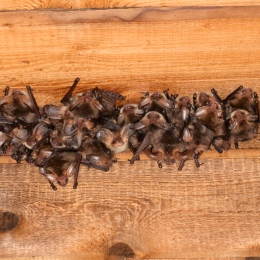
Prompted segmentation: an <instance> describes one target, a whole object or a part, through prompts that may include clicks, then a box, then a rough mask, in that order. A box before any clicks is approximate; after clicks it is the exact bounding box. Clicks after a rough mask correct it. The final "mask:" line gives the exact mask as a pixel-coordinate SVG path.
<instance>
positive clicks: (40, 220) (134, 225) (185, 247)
mask: <svg viewBox="0 0 260 260" xmlns="http://www.w3.org/2000/svg"><path fill="white" fill-rule="evenodd" d="M0 170H1V180H0V187H1V193H0V206H1V208H2V210H7V211H12V212H14V213H16V214H18V215H19V216H20V217H21V220H20V225H19V226H18V227H17V228H16V229H14V230H12V231H10V232H5V233H1V234H0V241H1V251H0V257H4V256H9V257H12V256H27V257H29V256H31V257H32V256H35V255H36V256H41V255H43V256H44V255H45V256H46V255H48V254H49V255H52V256H56V255H57V256H59V255H67V254H68V255H73V254H75V253H77V254H78V255H84V254H88V253H92V254H107V253H108V252H109V248H111V246H112V245H114V244H116V243H118V242H123V243H126V244H127V245H129V246H130V247H131V248H132V249H133V250H134V252H135V253H136V255H137V256H138V258H141V257H143V258H145V259H147V258H149V259H160V258H162V259H166V258H171V259H175V258H180V256H181V257H182V258H189V259H190V258H205V259H209V258H213V257H216V258H218V257H219V258H221V257H223V258H225V257H226V258H228V257H242V256H244V257H245V256H248V255H250V256H257V255H259V254H260V247H259V243H260V225H259V214H260V207H259V204H260V199H259V198H260V197H259V189H260V161H259V159H210V161H209V163H207V164H204V165H203V166H202V167H201V168H200V169H199V170H198V169H197V168H196V167H195V165H194V164H193V163H192V162H187V164H186V165H185V168H184V169H183V171H182V172H178V171H177V170H176V167H164V168H163V169H159V168H157V166H156V162H150V161H146V162H143V161H139V162H136V164H134V165H132V166H130V165H129V164H126V163H124V162H118V163H117V164H115V165H114V166H113V167H112V169H111V170H110V171H109V172H107V173H103V172H100V171H97V170H90V171H88V170H87V168H82V169H81V170H80V175H79V186H78V189H77V190H73V189H72V184H71V183H70V184H69V185H68V186H67V187H66V188H59V189H58V190H57V191H56V192H54V191H53V190H52V189H51V188H50V186H49V184H48V182H47V181H46V180H45V178H44V177H42V176H41V175H40V174H39V173H38V171H37V170H36V169H35V168H34V167H31V166H28V165H23V164H21V165H18V166H17V165H12V164H11V165H8V166H7V165H0ZM100 257H101V255H100Z"/></svg>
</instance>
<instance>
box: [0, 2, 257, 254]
mask: <svg viewBox="0 0 260 260" xmlns="http://www.w3.org/2000/svg"><path fill="white" fill-rule="evenodd" d="M52 2H53V3H55V1H52ZM2 3H6V2H2ZM9 3H11V1H9ZM31 3H33V1H32V2H31ZM34 3H35V4H36V6H37V2H36V1H34ZM42 3H44V2H43V1H42ZM46 3H47V2H46ZM67 3H68V2H67ZM77 3H80V2H77ZM209 5H210V4H209ZM238 5H239V2H238ZM32 6H33V5H31V7H32ZM31 7H30V8H28V9H34V8H31ZM49 7H53V6H49ZM36 8H38V7H36ZM41 8H42V7H41ZM59 8H62V7H59ZM65 8H67V7H65ZM1 9H2V10H3V9H4V8H3V7H1ZM7 9H8V8H7ZM13 9H14V10H16V9H26V8H23V7H15V8H13ZM0 39H1V41H0V78H1V84H2V88H3V89H4V87H5V85H9V86H10V87H11V88H25V86H26V85H31V86H32V88H33V90H34V93H35V96H36V100H37V101H38V102H39V105H44V104H46V103H55V104H58V103H59V100H60V98H61V97H62V95H63V94H64V93H65V92H66V90H67V89H68V87H69V86H70V85H71V84H72V82H73V80H74V79H75V78H76V77H80V78H81V81H80V83H79V85H78V87H77V89H76V92H80V91H83V90H84V89H89V88H92V87H94V86H99V87H102V88H107V89H110V90H114V91H117V92H119V93H121V94H123V95H125V96H126V97H127V100H128V102H138V101H139V99H140V95H141V94H140V92H142V91H150V92H153V91H161V90H164V89H167V88H169V89H170V91H171V92H172V93H174V94H175V93H178V94H180V95H189V96H191V95H192V94H193V93H194V92H197V93H198V92H200V91H209V90H210V89H211V88H212V87H215V88H216V89H217V90H218V93H219V94H220V96H222V97H225V96H226V95H227V94H228V93H229V92H230V91H232V90H233V89H234V88H236V87H237V86H239V85H244V86H245V87H248V86H250V87H252V88H253V89H254V91H256V92H257V93H260V84H259V77H260V76H259V75H260V44H259V42H260V7H259V6H255V7H250V6H249V7H243V8H241V7H211V8H205V7H203V8H202V7H201V8H192V7H185V8H182V7H180V8H158V9H156V8H148V9H146V8H140V9H139V8H136V9H135V8H134V9H132V8H131V9H116V10H115V9H111V10H77V11H54V10H52V11H51V10H46V11H19V12H15V11H13V12H1V13H0ZM259 147H260V144H259V138H257V139H256V140H254V141H252V142H246V143H244V144H241V148H242V149H241V150H234V151H230V153H225V154H223V155H217V154H216V153H215V152H214V151H212V152H211V151H210V152H208V153H205V155H204V156H205V157H204V158H202V161H203V162H204V164H203V165H202V166H201V167H200V169H197V168H196V167H195V165H194V164H193V162H192V161H188V162H187V163H186V164H185V167H184V169H183V171H182V172H178V171H177V170H176V166H173V167H166V166H164V167H163V169H158V167H157V165H156V162H154V161H148V160H142V161H140V162H136V163H135V164H134V165H132V166H130V165H129V163H128V162H126V160H127V157H124V156H125V155H122V158H121V159H120V160H123V162H122V161H120V162H118V163H117V164H115V165H114V166H113V167H112V169H111V171H109V172H108V173H103V172H100V171H96V170H93V169H91V170H89V171H88V169H87V168H84V167H82V168H81V170H80V176H79V186H78V189H77V190H73V189H72V187H71V186H72V185H68V186H67V187H66V188H64V189H62V188H59V189H58V191H57V192H53V191H52V189H51V188H50V186H49V184H48V182H47V181H46V180H45V179H44V178H43V177H42V176H41V175H40V174H39V173H38V169H37V168H35V167H33V166H30V165H27V164H18V165H17V164H12V163H10V161H9V164H0V170H1V174H2V175H1V179H0V210H1V211H2V212H6V211H10V212H13V213H16V214H17V215H18V216H19V217H20V222H19V225H18V226H17V228H15V229H13V230H11V231H5V232H1V233H0V247H1V250H0V257H1V258H6V257H10V258H19V257H20V258H21V259H31V258H34V259H62V258H66V259H106V258H107V256H108V255H109V252H110V249H111V248H112V247H113V246H114V245H116V244H117V243H125V244H127V245H128V246H130V247H131V248H132V249H133V251H134V252H135V254H136V258H137V259H138V258H148V259H166V258H168V259H169V258H174V259H178V258H189V259H191V258H197V259H203V258H204V259H210V258H212V259H213V258H221V259H231V258H236V257H237V258H238V259H242V258H243V257H249V256H259V255H260V225H259V224H260V220H259V219H260V218H259V216H260V214H259V213H260V212H259V204H260V192H259V190H260V189H259V188H260V187H259V185H260V182H259V178H260V177H259V167H260V164H259V151H260V150H259ZM143 159H144V157H143ZM1 160H3V161H2V162H7V161H4V160H5V159H2V158H1ZM46 252H47V253H46ZM123 255H124V254H123V253H122V254H121V256H120V257H122V256H123ZM109 257H112V256H111V255H110V256H109Z"/></svg>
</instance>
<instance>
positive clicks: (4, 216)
mask: <svg viewBox="0 0 260 260" xmlns="http://www.w3.org/2000/svg"><path fill="white" fill-rule="evenodd" d="M18 223H19V217H18V215H16V214H14V213H12V212H8V211H0V232H1V231H2V232H4V231H10V230H12V229H14V228H15V227H16V226H17V225H18Z"/></svg>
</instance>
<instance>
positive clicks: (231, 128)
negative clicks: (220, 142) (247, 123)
mask: <svg viewBox="0 0 260 260" xmlns="http://www.w3.org/2000/svg"><path fill="white" fill-rule="evenodd" d="M237 126H238V122H237V121H234V122H233V123H231V124H230V126H229V129H230V130H231V131H233V130H235V129H236V128H237Z"/></svg>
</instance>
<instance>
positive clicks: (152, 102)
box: [138, 92, 173, 112]
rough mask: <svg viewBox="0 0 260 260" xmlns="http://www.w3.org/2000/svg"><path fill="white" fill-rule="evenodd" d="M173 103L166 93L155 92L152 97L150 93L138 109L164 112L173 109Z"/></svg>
mask: <svg viewBox="0 0 260 260" xmlns="http://www.w3.org/2000/svg"><path fill="white" fill-rule="evenodd" d="M172 106H173V102H172V101H171V100H169V99H168V98H167V97H166V95H165V94H164V93H159V92H155V93H153V94H152V95H150V94H149V93H148V92H147V93H146V94H145V97H144V98H143V99H142V100H141V101H140V103H139V105H138V107H139V108H141V109H144V110H145V111H146V112H147V111H158V112H162V111H163V110H165V109H167V108H168V109H169V108H172Z"/></svg>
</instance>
